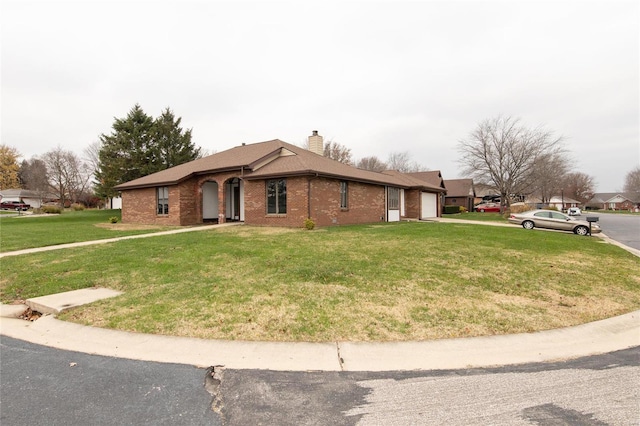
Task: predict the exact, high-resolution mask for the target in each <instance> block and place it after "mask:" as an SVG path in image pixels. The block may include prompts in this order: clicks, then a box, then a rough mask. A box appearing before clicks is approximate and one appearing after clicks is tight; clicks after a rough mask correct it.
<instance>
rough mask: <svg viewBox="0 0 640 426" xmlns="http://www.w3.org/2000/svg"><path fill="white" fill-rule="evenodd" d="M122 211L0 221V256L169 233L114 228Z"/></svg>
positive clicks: (152, 228) (143, 227)
mask: <svg viewBox="0 0 640 426" xmlns="http://www.w3.org/2000/svg"><path fill="white" fill-rule="evenodd" d="M111 217H117V218H118V220H120V210H84V211H65V212H63V213H62V214H50V215H26V214H23V215H21V216H14V217H0V252H7V251H14V250H22V249H26V248H33V247H44V246H52V245H57V244H65V243H74V242H79V241H90V240H100V239H106V238H113V237H121V236H124V235H135V234H145V233H149V232H157V231H160V230H165V229H169V228H167V227H164V228H162V227H159V226H128V225H123V224H121V223H117V224H112V223H110V221H109V219H110V218H111Z"/></svg>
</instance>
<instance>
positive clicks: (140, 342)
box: [0, 305, 640, 371]
mask: <svg viewBox="0 0 640 426" xmlns="http://www.w3.org/2000/svg"><path fill="white" fill-rule="evenodd" d="M9 308H10V307H7V306H6V305H5V306H3V310H2V314H3V315H6V316H4V317H2V318H0V334H2V335H4V336H9V337H13V338H16V339H21V340H26V341H28V342H31V343H36V344H40V345H45V346H51V347H55V348H59V349H65V350H70V351H78V352H84V353H90V354H97V355H104V356H114V357H120V358H129V359H137V360H145V361H156V362H168V363H178V364H190V365H196V366H211V365H222V366H225V367H226V368H233V369H268V370H280V371H309V370H319V371H400V370H434V369H461V368H471V367H491V366H499V365H513V364H522V363H530V362H548V361H557V360H565V359H571V358H578V357H582V356H587V355H596V354H602V353H607V352H612V351H616V350H621V349H627V348H630V347H635V346H639V345H640V311H635V312H631V313H629V314H626V315H621V316H618V317H614V318H610V319H606V320H602V321H596V322H593V323H589V324H583V325H579V326H576V327H569V328H563V329H557V330H549V331H542V332H537V333H524V334H514V335H504V336H487V337H475V338H466V339H446V340H433V341H422V342H395V343H365V342H362V343H357V342H330V343H287V342H248V341H223V340H205V339H194V338H186V337H172V336H159V335H150V334H140V333H131V332H122V331H116V330H108V329H102V328H96V327H87V326H83V325H79V324H74V323H69V322H64V321H60V320H58V319H56V318H55V317H53V316H51V315H45V316H43V317H41V318H40V319H38V320H36V321H34V322H30V321H25V320H22V319H18V318H15V317H10V316H11V315H10V314H13V315H15V312H11V313H10V311H17V310H19V308H18V309H15V308H14V309H9ZM25 308H26V307H24V305H23V307H22V311H24V309H25Z"/></svg>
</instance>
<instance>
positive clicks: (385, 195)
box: [382, 185, 389, 222]
mask: <svg viewBox="0 0 640 426" xmlns="http://www.w3.org/2000/svg"><path fill="white" fill-rule="evenodd" d="M388 193H389V187H388V186H387V185H385V186H384V214H383V215H382V221H383V222H388V221H389V220H388V217H387V213H388V209H387V203H388V202H389V200H388V199H387V194H388Z"/></svg>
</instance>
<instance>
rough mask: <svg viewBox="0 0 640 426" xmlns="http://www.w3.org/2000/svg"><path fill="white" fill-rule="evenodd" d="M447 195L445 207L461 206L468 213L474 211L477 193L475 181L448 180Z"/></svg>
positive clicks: (446, 182) (445, 183)
mask: <svg viewBox="0 0 640 426" xmlns="http://www.w3.org/2000/svg"><path fill="white" fill-rule="evenodd" d="M444 186H445V187H446V188H447V195H446V197H444V205H445V206H460V207H464V208H466V209H467V210H468V211H470V212H472V211H473V206H474V205H475V200H476V191H475V187H474V185H473V179H447V180H445V181H444Z"/></svg>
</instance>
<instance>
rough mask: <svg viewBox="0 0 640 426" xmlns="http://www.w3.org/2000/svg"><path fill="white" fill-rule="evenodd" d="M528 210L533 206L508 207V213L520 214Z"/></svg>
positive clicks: (517, 205) (518, 205)
mask: <svg viewBox="0 0 640 426" xmlns="http://www.w3.org/2000/svg"><path fill="white" fill-rule="evenodd" d="M529 210H533V206H531V205H529V204H521V203H519V204H516V205H511V206H510V207H509V213H522V212H526V211H529Z"/></svg>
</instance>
